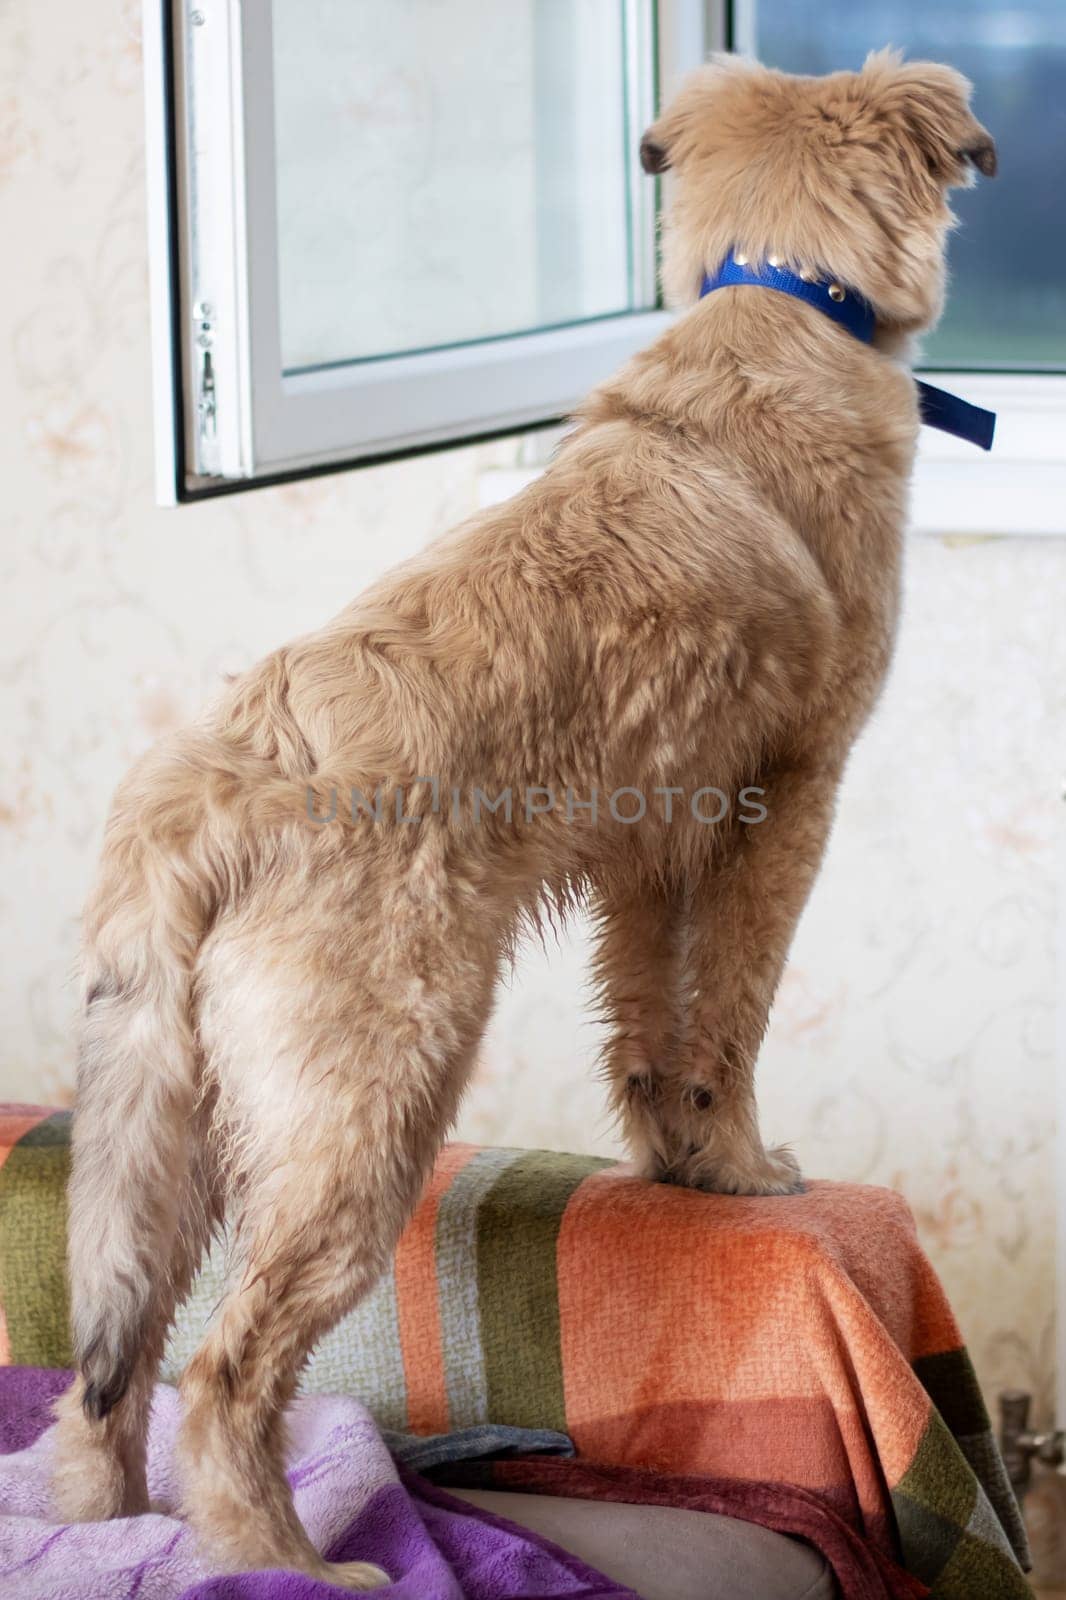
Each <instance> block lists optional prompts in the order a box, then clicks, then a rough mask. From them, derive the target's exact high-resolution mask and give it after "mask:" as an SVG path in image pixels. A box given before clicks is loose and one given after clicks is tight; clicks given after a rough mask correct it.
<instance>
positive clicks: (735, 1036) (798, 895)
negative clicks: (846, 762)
mask: <svg viewBox="0 0 1066 1600" xmlns="http://www.w3.org/2000/svg"><path fill="white" fill-rule="evenodd" d="M838 779H839V767H838V766H836V765H833V766H829V765H823V764H816V765H801V766H794V767H788V768H786V769H784V770H778V771H776V772H775V773H774V774H773V775H772V776H771V777H768V778H767V779H766V780H765V788H764V795H763V800H762V804H763V806H764V807H765V809H766V816H765V818H764V819H763V820H762V821H760V822H754V823H747V824H745V823H740V822H737V823H734V825H733V826H732V829H731V831H730V833H729V834H728V835H727V836H725V838H724V839H723V841H722V843H723V848H722V849H721V850H720V851H719V852H717V854H716V859H715V861H714V865H713V867H710V868H709V870H708V872H707V874H706V876H705V877H704V878H703V880H702V881H701V882H700V883H699V884H698V885H697V886H696V888H695V891H694V894H693V902H692V923H691V928H690V933H689V941H688V945H689V950H688V974H687V980H686V990H687V993H688V995H689V1007H690V1010H689V1016H688V1019H687V1023H686V1027H685V1032H684V1039H683V1044H682V1049H681V1053H680V1073H679V1080H678V1084H677V1093H676V1098H675V1101H674V1103H673V1104H672V1105H671V1106H670V1107H669V1109H668V1112H667V1114H668V1115H669V1116H670V1118H671V1119H672V1122H673V1123H674V1125H675V1129H676V1132H675V1143H677V1144H681V1145H683V1146H684V1155H683V1156H682V1158H681V1160H680V1161H679V1163H678V1164H677V1165H676V1167H675V1168H674V1170H672V1171H671V1172H670V1173H668V1174H667V1176H668V1177H670V1178H671V1179H672V1180H673V1181H675V1182H678V1183H681V1184H685V1185H688V1186H691V1187H693V1188H700V1189H709V1190H714V1191H718V1192H723V1193H729V1194H788V1193H792V1192H794V1191H796V1190H797V1189H798V1188H800V1187H801V1181H800V1175H799V1168H798V1166H797V1164H796V1160H795V1158H794V1156H793V1155H792V1153H791V1151H789V1150H788V1149H785V1148H780V1149H773V1150H767V1149H765V1147H764V1146H763V1142H762V1138H761V1136H760V1133H759V1121H758V1114H757V1111H756V1104H755V1082H754V1080H755V1060H756V1057H757V1055H758V1051H759V1046H760V1044H761V1042H762V1038H763V1034H764V1033H765V1031H766V1023H767V1018H768V1016H769V1012H770V1006H771V1003H772V1001H773V997H774V992H775V990H776V988H777V985H778V982H779V980H780V977H781V974H782V971H783V970H784V966H785V961H786V959H787V957H788V950H789V946H790V944H791V942H792V936H793V933H794V931H795V928H796V923H797V922H798V920H799V916H800V913H801V911H802V910H803V907H804V905H805V903H806V901H807V897H808V894H809V893H810V890H811V886H812V884H813V882H814V878H815V875H816V874H817V871H818V867H819V864H820V862H821V859H822V854H823V851H824V849H825V843H826V839H827V838H828V834H829V829H830V825H831V822H832V815H833V806H834V799H835V795H836V788H837V783H838Z"/></svg>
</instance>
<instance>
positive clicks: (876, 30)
mask: <svg viewBox="0 0 1066 1600" xmlns="http://www.w3.org/2000/svg"><path fill="white" fill-rule="evenodd" d="M736 13H737V14H736V21H737V25H738V28H737V31H738V39H739V41H740V43H741V44H742V46H743V47H744V48H745V49H750V50H751V51H752V52H753V53H754V54H755V55H757V56H759V58H760V59H761V60H763V61H765V62H766V63H767V65H769V66H775V67H783V68H785V69H786V70H787V71H789V72H812V73H816V72H833V71H837V70H839V69H840V68H854V67H858V66H860V65H861V64H862V60H863V57H864V56H865V54H866V52H867V51H868V50H873V49H878V48H880V47H881V46H882V45H885V44H893V45H897V46H899V47H901V48H902V49H903V50H904V51H905V53H906V54H907V55H908V56H910V57H912V58H919V57H923V58H926V59H931V60H934V61H946V62H948V63H950V64H951V65H952V66H954V67H958V68H959V70H960V71H961V72H964V73H965V74H966V76H967V77H968V78H970V79H972V80H973V83H974V85H975V89H976V95H975V101H974V105H975V110H976V112H977V115H978V117H979V118H980V120H981V121H982V122H983V123H984V124H985V125H986V127H987V128H988V129H989V130H990V131H991V133H992V135H993V137H994V139H995V140H996V144H997V147H998V150H999V158H1000V161H999V175H998V177H996V178H995V179H994V180H993V181H992V182H987V181H984V182H982V181H980V180H979V181H978V184H977V186H976V187H975V188H974V189H971V190H956V191H955V192H954V195H953V199H952V205H953V208H954V210H955V211H956V212H957V214H958V216H959V218H960V221H961V224H962V225H961V227H960V229H959V231H958V232H957V233H956V234H954V235H953V237H952V240H951V244H950V247H949V258H950V262H951V269H952V281H951V288H950V292H949V298H948V310H947V312H946V313H945V316H944V319H943V321H942V322H941V324H940V327H939V328H938V329H937V330H936V332H935V333H934V334H932V335H931V336H930V337H929V339H928V340H927V341H926V346H925V362H924V364H925V365H927V366H938V365H939V366H956V367H1008V368H1015V369H1018V368H1027V367H1028V368H1041V367H1064V366H1066V272H1064V271H1063V260H1064V252H1066V210H1064V208H1063V204H1062V173H1063V162H1064V160H1066V3H1064V0H1013V3H1011V4H1007V5H1004V4H997V3H996V0H922V3H921V4H918V3H917V0H867V3H865V4H862V5H856V4H855V0H738V5H737V8H736Z"/></svg>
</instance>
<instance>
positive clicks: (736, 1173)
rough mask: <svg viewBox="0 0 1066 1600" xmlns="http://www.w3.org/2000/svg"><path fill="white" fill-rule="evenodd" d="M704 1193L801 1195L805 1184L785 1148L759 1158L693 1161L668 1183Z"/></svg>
mask: <svg viewBox="0 0 1066 1600" xmlns="http://www.w3.org/2000/svg"><path fill="white" fill-rule="evenodd" d="M669 1181H671V1182H673V1183H680V1184H682V1185H683V1186H684V1187H685V1188H689V1189H700V1190H702V1191H703V1192H704V1193H705V1194H744V1195H775V1194H776V1195H782V1194H802V1193H803V1192H804V1182H803V1178H802V1176H801V1174H800V1169H799V1162H798V1161H797V1160H796V1158H795V1156H794V1155H793V1154H792V1151H791V1150H789V1149H788V1147H787V1146H786V1145H778V1146H777V1147H776V1148H775V1149H773V1150H764V1151H763V1152H762V1153H761V1154H760V1155H758V1156H745V1157H744V1158H742V1159H734V1160H730V1159H728V1158H723V1157H718V1158H717V1159H715V1160H712V1161H708V1160H707V1159H706V1157H704V1158H702V1159H696V1160H694V1161H692V1162H691V1163H689V1164H688V1167H687V1170H685V1169H682V1170H681V1171H680V1172H678V1173H676V1174H672V1175H671V1178H670V1180H669Z"/></svg>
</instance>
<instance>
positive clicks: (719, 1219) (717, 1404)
mask: <svg viewBox="0 0 1066 1600" xmlns="http://www.w3.org/2000/svg"><path fill="white" fill-rule="evenodd" d="M5 1128H6V1129H7V1132H6V1134H5V1132H4V1129H5ZM67 1137H68V1131H67V1119H66V1116H65V1114H63V1113H58V1114H49V1113H47V1112H46V1111H44V1110H38V1111H32V1110H27V1108H24V1107H23V1108H13V1110H12V1112H11V1114H10V1117H9V1119H8V1120H7V1121H6V1122H5V1121H4V1120H2V1119H0V1161H2V1162H3V1165H2V1166H0V1307H2V1313H0V1326H2V1319H3V1318H6V1336H5V1335H3V1334H0V1356H4V1351H5V1350H6V1356H4V1358H5V1359H7V1360H11V1361H16V1362H26V1363H33V1362H37V1363H40V1364H51V1365H57V1366H58V1365H64V1364H66V1363H67V1362H68V1361H69V1350H68V1347H67V1342H66V1333H65V1321H64V1318H65V1308H64V1294H63V1288H62V1283H63V1224H62V1217H63V1198H62V1183H63V1177H64V1174H65V1164H66V1149H65V1145H66V1140H67ZM5 1138H6V1145H7V1148H6V1150H5V1148H4V1140H5ZM5 1153H6V1156H7V1159H6V1161H5V1160H4V1155H5ZM223 1273H224V1260H223V1257H222V1256H221V1254H217V1255H216V1256H215V1257H214V1258H213V1259H212V1261H211V1262H209V1264H208V1267H207V1269H206V1270H205V1272H204V1274H203V1275H202V1277H201V1280H200V1282H199V1284H198V1286H197V1290H196V1292H195V1293H194V1296H193V1297H192V1299H191V1301H190V1302H189V1303H188V1304H187V1306H186V1307H185V1308H184V1311H183V1314H182V1318H181V1321H180V1323H179V1326H178V1328H177V1330H176V1333H175V1336H174V1339H173V1341H172V1345H171V1350H170V1354H169V1360H168V1371H169V1374H170V1375H173V1373H174V1372H175V1371H176V1369H177V1368H178V1367H179V1366H180V1364H181V1363H182V1361H183V1360H184V1359H185V1358H186V1356H187V1355H188V1353H189V1351H190V1350H191V1349H192V1348H193V1346H194V1344H195V1342H196V1340H197V1338H198V1337H199V1334H200V1331H201V1329H202V1327H203V1323H204V1321H205V1319H206V1316H207V1315H208V1314H209V1313H210V1310H211V1308H212V1307H213V1306H214V1305H215V1304H216V1303H217V1299H218V1294H219V1290H220V1288H221V1283H222V1276H223ZM305 1387H306V1388H308V1389H311V1390H314V1389H316V1388H317V1389H319V1390H323V1389H325V1390H343V1391H346V1392H349V1393H357V1394H359V1395H360V1396H361V1398H362V1399H363V1400H364V1401H365V1402H366V1404H367V1405H368V1407H369V1408H370V1410H371V1411H372V1413H373V1414H374V1416H375V1417H376V1418H377V1420H378V1421H379V1423H381V1425H382V1426H385V1427H391V1428H400V1429H407V1430H409V1431H412V1432H415V1433H426V1434H429V1433H440V1432H447V1431H449V1430H453V1429H457V1428H463V1427H469V1426H473V1425H475V1424H477V1423H482V1422H494V1423H506V1424H509V1425H513V1426H516V1427H535V1428H552V1429H556V1430H558V1431H560V1432H564V1433H567V1434H569V1435H570V1437H571V1438H572V1439H573V1441H574V1443H575V1445H576V1447H577V1451H578V1456H579V1459H580V1460H581V1461H582V1462H584V1463H587V1464H592V1465H598V1466H605V1467H622V1468H626V1467H630V1468H632V1467H641V1468H652V1469H655V1470H656V1471H657V1472H660V1473H663V1472H669V1473H675V1474H686V1475H689V1476H692V1475H699V1476H704V1477H714V1478H730V1479H742V1480H744V1479H746V1480H749V1481H753V1482H760V1483H780V1484H786V1485H792V1486H796V1487H798V1488H800V1489H802V1490H804V1491H806V1492H809V1493H810V1494H812V1495H814V1496H816V1497H817V1498H818V1499H819V1500H820V1501H821V1502H822V1503H823V1504H824V1505H826V1506H827V1507H828V1508H829V1509H831V1510H832V1511H833V1512H834V1513H835V1514H836V1515H837V1516H839V1517H841V1518H842V1519H843V1520H844V1521H845V1522H846V1523H848V1524H849V1525H850V1526H851V1527H853V1528H854V1529H856V1530H857V1531H858V1532H859V1533H861V1534H862V1535H863V1536H864V1537H865V1538H866V1539H867V1540H868V1541H869V1542H870V1543H872V1544H873V1545H874V1547H875V1548H877V1549H878V1550H880V1551H882V1552H883V1553H884V1554H886V1555H888V1556H890V1557H893V1558H894V1559H896V1560H898V1561H900V1562H901V1563H902V1565H903V1566H904V1567H905V1568H906V1569H907V1570H908V1571H909V1572H911V1573H913V1574H914V1575H915V1576H917V1577H918V1578H919V1579H921V1580H922V1581H923V1582H924V1583H925V1584H927V1585H928V1586H929V1588H930V1591H931V1593H932V1594H933V1595H934V1596H935V1597H937V1600H955V1597H957V1596H958V1597H961V1596H978V1595H980V1596H985V1595H987V1596H992V1595H995V1596H997V1600H1013V1597H1015V1596H1017V1597H1024V1596H1026V1595H1028V1594H1029V1592H1030V1591H1029V1589H1028V1585H1027V1584H1026V1582H1025V1580H1024V1578H1023V1577H1022V1575H1021V1569H1020V1563H1024V1562H1025V1561H1026V1560H1027V1555H1026V1548H1025V1537H1024V1532H1023V1529H1022V1526H1021V1521H1020V1518H1019V1515H1018V1510H1017V1506H1016V1504H1015V1502H1014V1499H1013V1496H1012V1493H1011V1490H1010V1485H1009V1483H1008V1481H1007V1478H1006V1474H1005V1472H1004V1470H1003V1465H1002V1462H1001V1460H1000V1457H999V1453H998V1450H997V1447H996V1443H995V1440H994V1437H993V1435H992V1432H991V1428H990V1425H989V1420H988V1415H987V1412H986V1410H985V1407H984V1404H983V1401H982V1399H981V1395H980V1391H979V1389H978V1386H977V1382H976V1379H975V1377H974V1373H973V1370H972V1367H971V1365H970V1362H969V1359H968V1357H967V1354H966V1351H965V1349H964V1347H963V1344H962V1341H961V1338H960V1335H959V1331H958V1328H957V1327H956V1324H955V1321H954V1318H953V1317H952V1314H951V1310H950V1308H949V1306H948V1304H947V1301H946V1299H945V1297H944V1293H943V1290H942V1289H941V1287H940V1284H939V1282H938V1280H937V1278H936V1276H935V1274H934V1272H933V1270H932V1268H931V1266H930V1265H929V1263H928V1261H927V1260H926V1258H925V1256H924V1255H923V1253H922V1251H921V1248H920V1247H919V1244H918V1241H917V1237H916V1234H915V1228H914V1223H913V1219H912V1218H911V1215H910V1212H909V1211H908V1209H907V1206H906V1204H905V1202H904V1201H903V1200H902V1198H901V1197H900V1196H899V1195H897V1194H895V1193H892V1192H891V1191H888V1190H884V1189H875V1188H868V1187H860V1186H856V1185H849V1184H838V1183H817V1182H815V1183H811V1184H810V1185H809V1186H808V1190H807V1192H806V1194H803V1195H799V1196H795V1197H792V1198H788V1199H738V1198H734V1197H720V1196H713V1195H699V1194H694V1193H691V1192H690V1191H687V1190H682V1189H675V1188H670V1187H666V1186H662V1185H650V1184H646V1183H643V1182H640V1181H638V1180H636V1179H634V1178H632V1177H630V1176H627V1175H626V1173H625V1171H624V1169H620V1168H618V1167H617V1166H613V1165H612V1164H610V1163H608V1162H604V1161H600V1160H596V1159H594V1158H592V1157H585V1156H566V1155H555V1154H551V1153H548V1152H544V1151H520V1150H495V1149H487V1150H480V1149H476V1148H474V1147H471V1146H465V1145H452V1146H449V1147H448V1148H447V1149H446V1150H445V1152H444V1154H443V1155H442V1157H441V1160H440V1162H439V1163H438V1166H437V1169H436V1172H435V1174H434V1176H433V1179H432V1181H431V1182H430V1184H429V1186H428V1187H427V1190H426V1192H425V1194H424V1196H423V1199H422V1202H421V1204H420V1206H419V1209H418V1211H417V1212H416V1214H415V1217H414V1219H413V1220H412V1222H411V1224H410V1226H409V1227H408V1229H407V1231H406V1233H405V1234H404V1236H403V1239H402V1240H401V1242H400V1246H399V1248H398V1250H397V1253H396V1258H395V1262H394V1266H393V1269H392V1271H391V1273H390V1274H389V1275H388V1277H387V1278H386V1279H385V1280H384V1282H383V1283H382V1284H381V1285H379V1287H378V1289H377V1290H376V1291H375V1293H374V1294H373V1295H372V1296H371V1297H370V1298H369V1299H368V1300H367V1301H366V1302H365V1303H364V1305H363V1306H361V1307H360V1308H359V1309H358V1310H357V1311H356V1312H354V1313H353V1314H352V1316H350V1317H349V1318H347V1319H345V1321H344V1322H343V1323H342V1324H341V1326H340V1327H339V1328H338V1329H336V1330H334V1332H333V1333H332V1334H331V1335H330V1336H329V1337H328V1338H327V1339H326V1340H324V1341H323V1344H322V1345H321V1346H320V1347H319V1349H318V1351H317V1352H316V1354H315V1357H314V1358H313V1360H312V1362H311V1364H310V1367H309V1369H308V1373H307V1379H306V1383H305Z"/></svg>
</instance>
